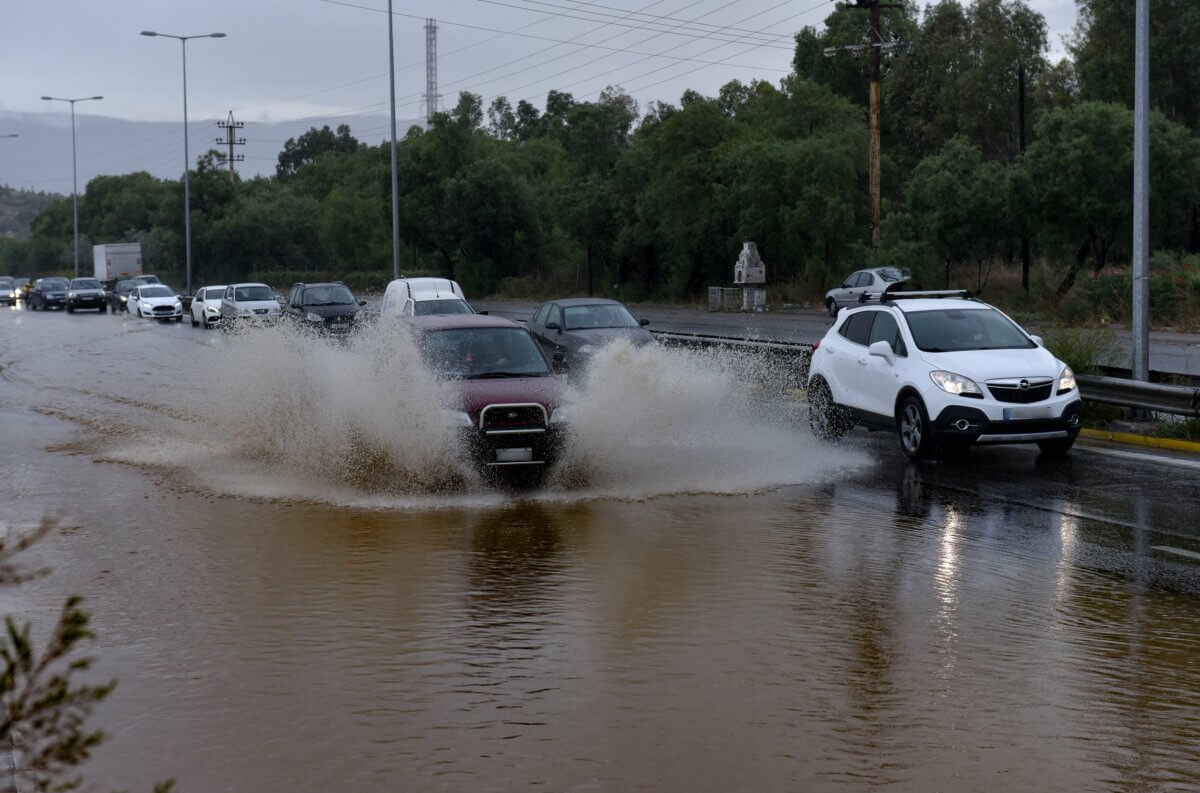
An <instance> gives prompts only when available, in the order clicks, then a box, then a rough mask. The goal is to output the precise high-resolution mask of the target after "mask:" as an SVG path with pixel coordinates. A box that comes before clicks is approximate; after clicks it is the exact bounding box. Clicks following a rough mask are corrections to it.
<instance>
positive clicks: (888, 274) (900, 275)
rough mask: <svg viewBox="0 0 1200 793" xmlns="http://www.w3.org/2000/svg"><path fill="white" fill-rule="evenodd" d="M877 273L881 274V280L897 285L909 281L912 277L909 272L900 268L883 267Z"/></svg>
mask: <svg viewBox="0 0 1200 793" xmlns="http://www.w3.org/2000/svg"><path fill="white" fill-rule="evenodd" d="M876 272H877V273H879V277H880V278H882V279H883V280H885V281H888V282H890V283H895V282H896V281H907V280H908V279H909V278H911V277H912V275H911V274H910V273H909V272H908V270H902V269H900V268H899V267H883V268H880V269H879V270H876Z"/></svg>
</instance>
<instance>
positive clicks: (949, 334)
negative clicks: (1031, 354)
mask: <svg viewBox="0 0 1200 793" xmlns="http://www.w3.org/2000/svg"><path fill="white" fill-rule="evenodd" d="M904 318H905V319H906V320H907V321H908V329H909V331H910V332H911V333H912V336H913V341H914V342H915V343H916V345H917V346H918V347H920V348H921V349H922V350H924V351H926V352H958V351H961V350H1005V349H1031V348H1033V347H1036V346H1037V345H1036V344H1034V343H1033V341H1032V340H1031V339H1030V338H1029V337H1028V336H1026V335H1025V332H1024V331H1023V330H1021V329H1020V328H1019V327H1017V325H1016V324H1015V323H1014V322H1013V321H1012V320H1010V319H1009V318H1008V317H1006V316H1004V315H1003V314H1001V313H1000V312H999V311H997V310H995V309H994V308H973V309H951V308H947V309H936V310H931V311H911V312H907V313H906V314H905V315H904Z"/></svg>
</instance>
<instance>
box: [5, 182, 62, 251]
mask: <svg viewBox="0 0 1200 793" xmlns="http://www.w3.org/2000/svg"><path fill="white" fill-rule="evenodd" d="M57 198H61V196H59V195H57V194H56V193H42V192H33V191H31V190H20V189H17V188H13V187H9V186H8V185H6V184H0V237H20V238H21V239H29V224H31V223H33V219H34V218H35V217H37V216H38V213H39V212H41V211H42V210H43V209H45V208H46V205H47V204H49V203H50V202H52V201H54V200H55V199H57Z"/></svg>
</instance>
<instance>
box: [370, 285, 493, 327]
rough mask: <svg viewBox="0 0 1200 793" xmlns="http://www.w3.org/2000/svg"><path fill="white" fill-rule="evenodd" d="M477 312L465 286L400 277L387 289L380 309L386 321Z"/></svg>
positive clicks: (380, 313)
mask: <svg viewBox="0 0 1200 793" xmlns="http://www.w3.org/2000/svg"><path fill="white" fill-rule="evenodd" d="M474 313H475V310H474V309H473V308H471V306H470V305H469V304H468V303H467V299H466V297H464V296H463V290H462V287H461V286H459V285H458V282H457V281H451V280H450V279H449V278H397V279H396V280H395V281H392V282H391V283H389V284H388V285H387V289H385V290H384V292H383V305H382V306H381V307H380V309H379V316H381V317H382V318H384V319H392V318H396V317H420V316H425V315H427V314H474Z"/></svg>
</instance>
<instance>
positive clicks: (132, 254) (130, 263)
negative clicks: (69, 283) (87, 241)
mask: <svg viewBox="0 0 1200 793" xmlns="http://www.w3.org/2000/svg"><path fill="white" fill-rule="evenodd" d="M92 259H93V261H94V262H95V265H96V276H95V277H96V278H97V279H98V280H100V281H112V280H115V279H118V278H136V277H137V276H139V275H141V274H142V246H141V243H138V242H117V243H109V244H107V245H93V246H92Z"/></svg>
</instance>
